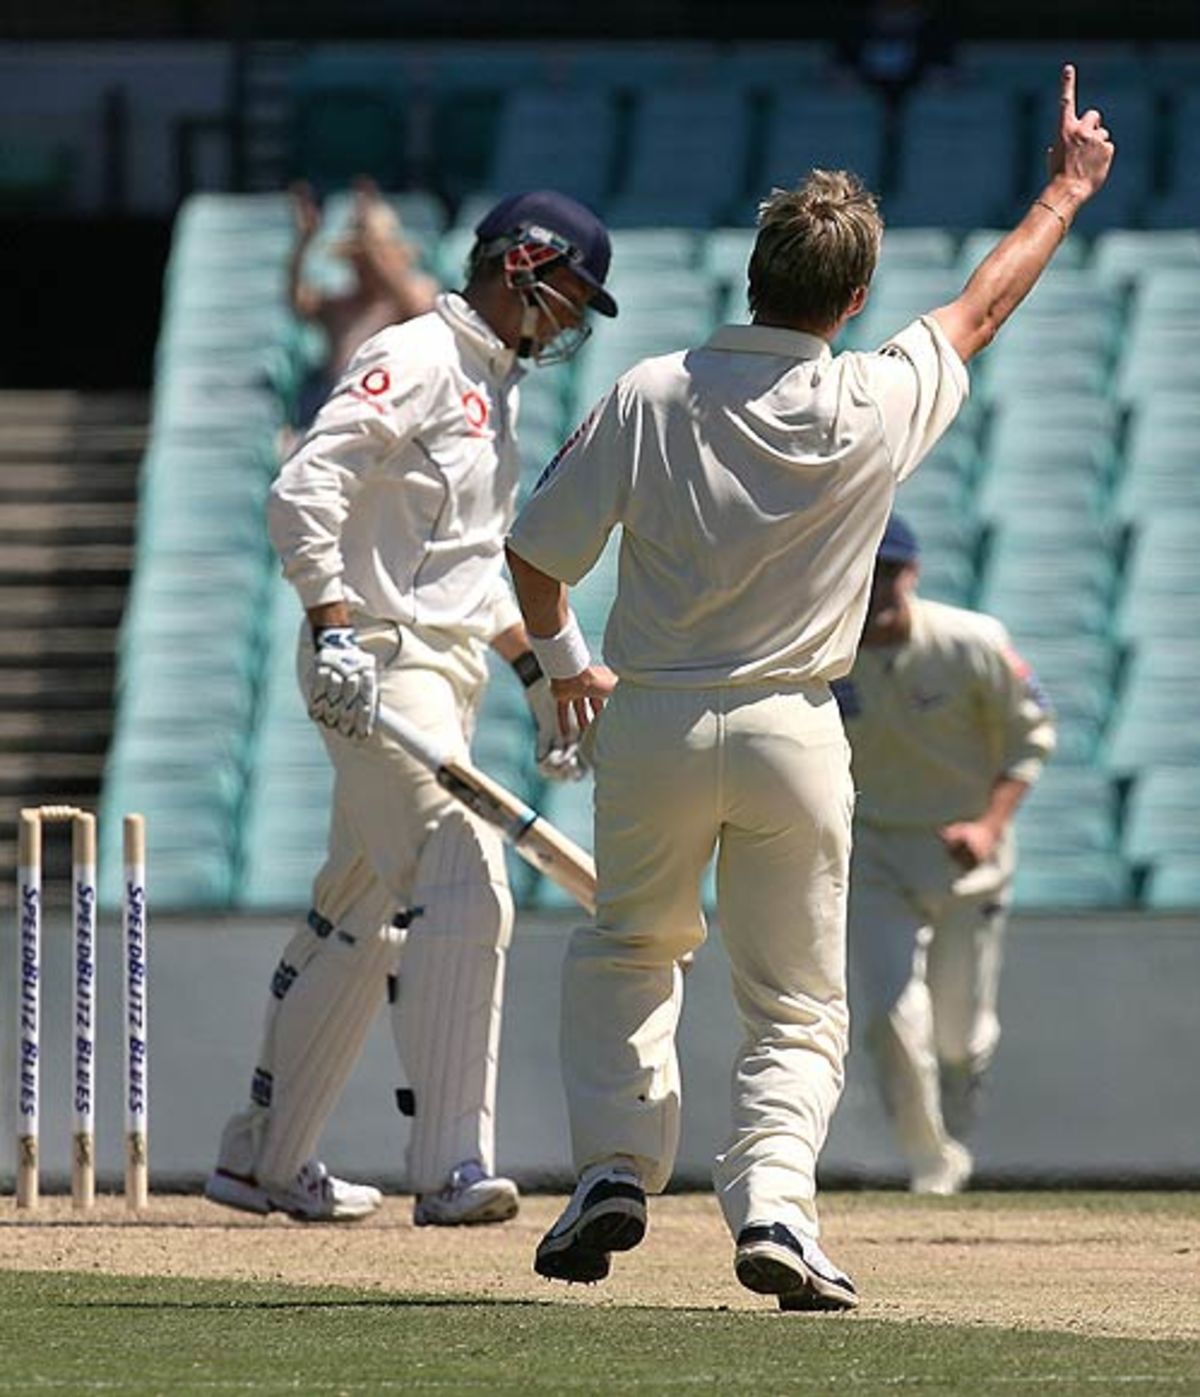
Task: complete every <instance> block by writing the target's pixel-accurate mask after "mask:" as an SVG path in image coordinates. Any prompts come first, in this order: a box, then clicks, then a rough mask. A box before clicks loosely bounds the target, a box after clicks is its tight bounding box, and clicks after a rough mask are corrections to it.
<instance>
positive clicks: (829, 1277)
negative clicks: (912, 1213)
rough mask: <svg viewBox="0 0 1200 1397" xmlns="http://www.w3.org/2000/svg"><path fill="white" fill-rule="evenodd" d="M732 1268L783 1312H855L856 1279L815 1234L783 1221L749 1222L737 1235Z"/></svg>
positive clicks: (748, 1288)
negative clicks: (808, 1234)
mask: <svg viewBox="0 0 1200 1397" xmlns="http://www.w3.org/2000/svg"><path fill="white" fill-rule="evenodd" d="M733 1269H734V1272H735V1273H736V1275H737V1278H738V1280H739V1281H741V1283H742V1284H743V1285H744V1286H745V1287H746V1289H747V1290H752V1291H754V1293H755V1294H756V1295H774V1296H775V1297H776V1298H777V1299H778V1301H779V1308H780V1309H781V1310H853V1309H855V1308H856V1307H857V1305H858V1291H857V1290H855V1288H854V1282H853V1281H852V1280H851V1279H850V1277H849V1276H848V1275H846V1273H845V1271H842V1270H839V1269H838V1267H836V1266H835V1265H834V1264H833V1262H832V1261H830V1259H829V1258H828V1257H827V1256H826V1255H825V1253H824V1252H823V1251H822V1250H821V1248H820V1246H819V1245H818V1244H817V1242H816V1239H815V1238H813V1237H805V1236H802V1235H801V1234H800V1233H799V1232H796V1231H795V1230H794V1229H793V1228H791V1227H788V1226H787V1224H786V1223H782V1222H760V1223H751V1224H750V1226H749V1227H743V1228H742V1230H741V1231H740V1232H739V1233H738V1239H737V1251H736V1252H735V1253H734V1258H733Z"/></svg>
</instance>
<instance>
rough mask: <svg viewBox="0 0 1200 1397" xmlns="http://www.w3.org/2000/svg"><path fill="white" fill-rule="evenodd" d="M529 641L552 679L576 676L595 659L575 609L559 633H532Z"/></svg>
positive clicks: (568, 614) (570, 612)
mask: <svg viewBox="0 0 1200 1397" xmlns="http://www.w3.org/2000/svg"><path fill="white" fill-rule="evenodd" d="M529 645H530V648H531V649H532V650H533V653H534V654H535V655H536V656H537V659H538V663H539V664H540V665H541V667H542V670H543V671H544V672H545V674H546V675H547V677H548V678H550V679H574V678H575V676H576V675H577V674H581V673H582V672H583V671H584V670H585V669H587V667H588V666H589V665H590V664H591V662H592V655H591V651H590V650H589V649H588V645H587V641H586V640H584V638H583V632H582V631H581V630H580V629H579V622H578V621H577V620H576V619H575V613H574V612H573V611H568V612H567V624H566V625H565V626H564V627H563V628H562V630H561V631H559V633H558V634H557V635H541V636H539V635H531V636H530V637H529Z"/></svg>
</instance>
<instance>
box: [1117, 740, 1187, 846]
mask: <svg viewBox="0 0 1200 1397" xmlns="http://www.w3.org/2000/svg"><path fill="white" fill-rule="evenodd" d="M1123 844H1124V848H1125V853H1126V855H1127V856H1128V857H1129V858H1130V859H1131V860H1133V861H1134V862H1139V863H1157V862H1158V861H1159V860H1160V859H1163V858H1168V857H1172V856H1180V857H1183V856H1189V855H1190V856H1191V858H1192V860H1193V862H1195V863H1197V864H1198V865H1200V858H1197V854H1198V853H1200V764H1194V765H1191V766H1183V765H1181V766H1156V767H1150V768H1148V769H1146V770H1143V771H1140V772H1138V773H1137V775H1136V776H1135V777H1134V780H1133V784H1132V789H1131V791H1130V794H1129V799H1128V802H1127V804H1126V809H1125V819H1124V823H1123Z"/></svg>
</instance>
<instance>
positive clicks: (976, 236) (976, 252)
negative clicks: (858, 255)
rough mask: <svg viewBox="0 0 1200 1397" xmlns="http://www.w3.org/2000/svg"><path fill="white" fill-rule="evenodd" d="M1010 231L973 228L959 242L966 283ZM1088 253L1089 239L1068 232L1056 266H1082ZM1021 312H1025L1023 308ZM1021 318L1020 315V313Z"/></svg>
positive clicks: (958, 263)
mask: <svg viewBox="0 0 1200 1397" xmlns="http://www.w3.org/2000/svg"><path fill="white" fill-rule="evenodd" d="M885 211H886V210H885ZM1010 231H1011V230H1010V229H1008V228H973V229H971V231H970V232H968V233H967V234H965V236H964V237H963V240H962V242H961V243H960V244H959V247H958V257H957V259H956V263H955V265H956V267H957V270H958V274H959V276H960V277H961V278H962V280H963V284H964V285H965V284H966V281H967V278H968V277H970V275H971V273H972V272H974V270H975V269H976V267H978V266H979V264H980V262H982V261H983V259H984V258H985V257H986V256H987V255H988V253H989V252H991V251H992V249H993V248H994V247H995V246H996V244H997V243H998V242H999V241H1000V239H1001V238H1003V237H1004V236H1005V235H1006V234H1008V233H1009V232H1010ZM1087 254H1088V241H1087V239H1086V238H1084V237H1081V236H1080V234H1078V233H1068V234H1067V236H1066V237H1065V238H1064V239H1063V241H1062V242H1061V243H1060V244H1059V245H1058V251H1057V252H1056V253H1055V254H1054V267H1055V268H1056V269H1063V268H1073V267H1080V266H1082V265H1083V263H1084V262H1085V261H1086V260H1087ZM1021 314H1024V310H1023V309H1022V312H1021ZM1019 318H1020V315H1018V319H1019Z"/></svg>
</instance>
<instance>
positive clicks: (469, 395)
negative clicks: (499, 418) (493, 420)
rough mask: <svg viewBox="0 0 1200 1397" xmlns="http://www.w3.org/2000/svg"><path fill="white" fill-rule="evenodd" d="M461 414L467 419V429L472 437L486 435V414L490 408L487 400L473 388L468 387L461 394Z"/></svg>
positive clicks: (488, 413) (487, 414)
mask: <svg viewBox="0 0 1200 1397" xmlns="http://www.w3.org/2000/svg"><path fill="white" fill-rule="evenodd" d="M462 409H463V416H464V417H465V418H466V419H467V430H468V431H469V432H470V434H471V435H472V436H473V437H483V436H487V435H488V431H487V425H488V416H489V415H490V412H491V409H490V408H489V407H488V401H487V399H486V398H485V397H484V396H483V394H482V393H480V392H479V391H478V390H477V389H475V388H468V389H467V391H466V392H465V393H464V394H463V395H462Z"/></svg>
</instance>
